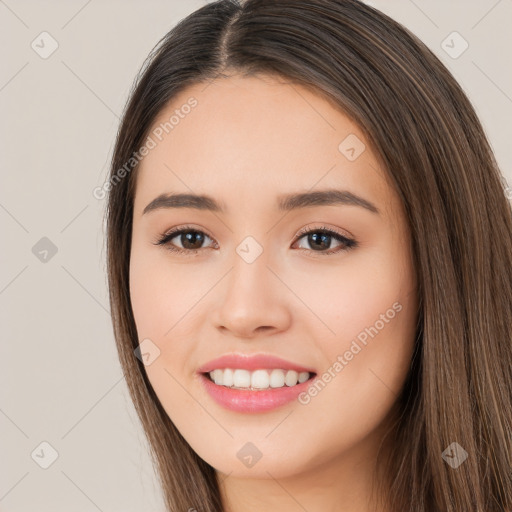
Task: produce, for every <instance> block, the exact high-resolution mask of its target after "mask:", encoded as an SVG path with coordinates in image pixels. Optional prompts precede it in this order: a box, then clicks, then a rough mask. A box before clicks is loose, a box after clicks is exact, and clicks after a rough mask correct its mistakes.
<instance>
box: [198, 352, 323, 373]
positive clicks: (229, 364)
mask: <svg viewBox="0 0 512 512" xmlns="http://www.w3.org/2000/svg"><path fill="white" fill-rule="evenodd" d="M224 368H232V369H237V368H239V369H243V370H249V371H253V370H264V369H274V368H278V369H283V370H295V371H296V372H298V373H300V372H309V373H315V371H314V370H312V369H311V368H308V367H306V366H303V365H301V364H296V363H292V362H291V361H286V360H285V359H281V358H280V357H276V356H271V355H269V354H252V355H248V354H225V355H223V356H221V357H218V358H217V359H213V360H211V361H208V362H207V363H206V364H204V365H203V366H201V367H200V368H199V370H198V372H199V373H209V372H211V371H213V370H216V369H224Z"/></svg>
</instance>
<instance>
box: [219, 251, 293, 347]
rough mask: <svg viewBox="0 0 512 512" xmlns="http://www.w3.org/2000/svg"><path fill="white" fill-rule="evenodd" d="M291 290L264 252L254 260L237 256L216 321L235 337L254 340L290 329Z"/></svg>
mask: <svg viewBox="0 0 512 512" xmlns="http://www.w3.org/2000/svg"><path fill="white" fill-rule="evenodd" d="M289 300H291V298H290V293H289V291H288V290H287V288H286V287H285V285H284V284H283V283H282V281H281V280H280V279H279V278H278V277H277V276H276V272H275V271H273V270H271V269H270V268H269V267H268V266H267V258H265V257H264V254H262V255H261V256H260V257H259V258H257V259H256V260H255V261H253V262H252V263H247V262H246V261H244V260H243V259H242V258H241V257H239V256H238V255H235V257H234V263H233V267H232V269H231V271H230V272H229V273H228V275H227V276H226V278H225V282H224V285H223V288H222V292H221V296H220V297H219V302H218V307H217V308H216V309H215V313H214V321H215V324H216V327H217V329H219V330H221V331H223V332H224V334H227V333H230V334H231V335H232V336H233V337H236V338H247V339H252V338H255V337H258V336H260V335H263V334H264V335H266V336H268V335H270V334H273V333H274V332H281V331H284V330H286V329H287V328H288V326H289V324H290V321H291V311H290V307H289V304H288V301H289Z"/></svg>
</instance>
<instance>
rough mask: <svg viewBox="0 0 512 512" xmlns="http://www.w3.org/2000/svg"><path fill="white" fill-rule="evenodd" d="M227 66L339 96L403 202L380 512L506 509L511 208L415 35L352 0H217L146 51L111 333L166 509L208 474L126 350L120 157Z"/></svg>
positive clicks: (124, 134)
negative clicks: (402, 336) (394, 371)
mask: <svg viewBox="0 0 512 512" xmlns="http://www.w3.org/2000/svg"><path fill="white" fill-rule="evenodd" d="M228 71H229V72H235V73H238V74H241V75H245V76H250V75H255V74H258V73H261V74H267V75H268V74H276V75H278V76H281V77H284V78H286V79H288V80H289V81H291V82H295V83H298V84H301V85H303V86H306V87H310V88H312V90H314V91H315V92H316V93H317V94H320V95H322V96H323V97H325V98H326V99H328V100H329V101H331V102H332V104H333V105H337V106H338V107H339V108H340V109H341V110H342V111H343V112H345V114H346V115H348V116H349V117H350V118H351V119H353V120H354V121H355V122H356V123H357V124H358V125H359V126H360V127H361V129H362V130H363V133H364V134H365V135H366V137H367V139H368V141H369V143H370V144H371V145H372V147H373V149H374V150H375V151H376V153H377V154H378V155H379V156H380V158H381V161H382V163H383V166H384V168H385V169H386V170H387V173H388V175H389V176H390V178H391V180H392V183H393V185H394V186H395V187H396V190H397V191H398V193H399V195H400V198H401V200H402V201H403V205H404V208H405V212H406V215H407V221H408V223H409V226H410V232H411V237H412V246H413V254H414V263H415V269H416V272H417V278H418V283H419V291H418V293H419V303H420V312H419V315H418V329H417V336H416V346H415V356H414V358H413V360H412V361H411V369H410V372H409V375H408V378H407V381H406V384H405V386H404V388H403V391H402V394H401V395H400V398H399V401H398V404H399V407H400V415H399V419H398V421H397V422H396V424H395V427H394V428H393V429H392V431H390V434H389V435H390V437H391V438H392V439H393V453H392V455H391V457H389V460H387V461H384V462H383V463H382V465H383V466H384V465H386V472H387V475H391V480H392V482H391V488H390V489H389V493H387V494H386V499H387V500H388V502H389V504H390V506H391V510H396V511H398V510H400V511H414V512H427V511H429V512H430V511H446V512H449V511H450V512H461V511H465V512H470V511H473V512H477V511H478V512H484V511H485V512H498V511H500V512H503V511H505V510H512V480H511V467H512V448H511V433H512V425H511V423H512V396H511V395H512V334H511V332H512V211H511V206H510V203H509V202H508V201H507V198H506V196H505V192H504V190H503V186H502V175H501V173H500V171H499V169H498V166H497V163H496V161H495V158H494V156H493V154H492V151H491V149H490V146H489V143H488V141H487V139H486V136H485V133H484V131H483V129H482V126H481V124H480V122H479V120H478V118H477V116H476V114H475V111H474V109H473V107H472V106H471V104H470V102H469V100H468V99H467V97H466V95H465V94H464V92H463V90H462V89H461V87H460V86H459V85H458V84H457V82H456V81H455V79H454V78H453V77H452V75H451V74H450V73H449V72H448V70H447V69H446V68H445V67H444V66H443V64H442V63H441V62H440V61H439V60H438V58H437V57H436V56H435V55H434V54H433V53H432V52H431V51H430V50H429V49H428V48H427V47H426V46H425V45H424V44H423V43H422V42H420V41H419V40H418V39H417V38H416V37H415V36H414V35H412V34H411V33H410V32H409V31H408V30H406V29H405V28H404V27H402V26H401V25H400V24H398V23H397V22H395V21H393V20H392V19H390V18H389V17H387V16H386V15H384V14H382V13H381V12H379V11H377V10H375V9H373V8H371V7H369V6H366V5H364V4H363V3H361V2H359V1H356V0H279V1H275V0H247V1H242V0H238V1H237V0H220V1H217V2H213V3H210V4H208V5H206V6H204V7H202V8H200V9H199V10H197V11H195V12H194V13H192V14H191V15H189V16H188V17H186V18H185V19H183V20H182V21H181V22H180V23H178V24H177V25H176V26H175V27H174V28H173V29H172V30H171V31H170V32H169V33H168V34H167V35H166V36H165V37H164V38H163V39H162V40H161V41H160V42H159V43H158V45H157V46H156V47H155V50H154V51H153V52H152V53H151V55H150V56H149V57H148V60H147V61H146V63H145V65H144V66H143V68H142V70H141V72H140V74H139V76H138V77H137V80H136V84H135V86H134V89H133V90H132V93H131V96H130V99H129V101H128V103H127V106H126V109H125V112H124V115H123V119H122V122H121V125H120V128H119V132H118V135H117V140H116V145H115V149H114V153H113V158H112V165H111V171H110V178H109V182H108V184H107V185H108V186H106V187H105V188H104V189H105V190H109V197H108V207H107V212H106V213H107V231H108V232H107V260H108V261H107V265H108V280H109V291H110V304H111V310H112V320H113V326H114V334H115V339H116V343H117V348H118V351H119V357H120V361H121V364H122V367H123V370H124V374H125V377H126V381H127V383H128V386H129V390H130V394H131V397H132V399H133V402H134V404H135V407H136V410H137V412H138V414H139V416H140V420H141V422H142V425H143V428H144V430H145V432H146V435H147V437H148V440H149V443H150V447H151V451H152V455H153V457H154V460H155V462H156V468H157V471H158V475H159V478H160V481H161V486H162V489H163V494H164V498H165V500H166V503H167V506H168V509H169V511H186V510H188V509H189V508H196V509H197V510H201V511H208V512H220V511H222V510H223V509H222V503H221V499H220V493H219V484H218V481H217V478H216V473H215V470H214V468H212V467H211V466H210V465H208V464H207V463H206V462H205V461H203V460H202V459H201V458H200V457H199V456H198V455H197V454H196V453H195V452H194V451H193V450H192V449H191V447H190V446H189V445H188V443H187V442H186V441H185V440H184V438H183V437H182V436H181V435H180V433H179V432H178V430H177V429H176V428H175V426H174V425H173V423H172V421H171V420H170V419H169V417H168V415H167V414H166V412H165V411H164V409H163V407H162V405H161V404H160V402H159V399H158V397H157V396H156V394H155V392H154V390H153V388H152V387H151V385H150V383H149V381H148V378H147V376H146V373H145V371H144V366H143V364H142V363H141V362H140V361H139V360H138V358H136V357H135V356H134V349H136V348H137V346H138V343H139V340H138V337H137V332H136V328H135V323H134V318H133V313H132V309H131V303H130V293H129V281H128V279H129V272H128V271H129V258H130V246H131V230H132V215H133V201H134V184H135V177H136V172H137V165H136V164H133V161H132V164H131V165H132V167H133V168H132V169H128V170H126V163H127V162H129V161H131V160H130V159H131V158H132V156H133V154H134V153H135V152H137V150H138V149H139V148H140V147H141V146H142V144H143V142H144V140H145V138H146V137H147V134H148V131H149V129H150V128H151V125H152V123H153V122H154V120H155V118H156V116H157V114H158V113H159V112H160V111H161V110H162V108H163V107H164V106H165V105H166V104H167V103H168V102H169V100H171V99H172V98H173V97H174V96H175V95H177V94H178V93H179V92H180V91H182V90H183V89H185V88H186V87H187V86H189V85H191V84H196V83H199V82H205V83H206V82H207V81H209V80H213V79H215V78H216V77H217V76H219V75H221V74H224V75H225V74H226V73H228ZM122 168H124V169H125V172H124V173H120V172H119V170H120V169H122ZM453 442H457V443H458V444H459V445H460V446H461V447H463V448H464V450H465V451H466V452H467V453H468V458H467V460H466V461H465V462H464V463H463V464H461V465H460V466H459V467H458V468H457V469H452V468H451V467H450V466H449V465H448V464H447V463H446V462H445V461H444V460H443V458H442V456H441V454H442V452H443V451H444V450H445V449H446V448H447V447H448V446H449V445H450V444H451V443H453Z"/></svg>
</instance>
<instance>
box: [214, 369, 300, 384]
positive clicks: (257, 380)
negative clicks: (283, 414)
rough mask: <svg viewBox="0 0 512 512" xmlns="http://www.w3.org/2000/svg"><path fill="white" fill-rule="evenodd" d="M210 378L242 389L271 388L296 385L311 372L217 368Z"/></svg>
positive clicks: (216, 382)
mask: <svg viewBox="0 0 512 512" xmlns="http://www.w3.org/2000/svg"><path fill="white" fill-rule="evenodd" d="M210 378H211V380H213V382H215V384H217V385H219V386H227V387H231V388H242V389H249V388H250V389H269V388H282V387H284V386H285V385H286V386H289V387H291V386H296V385H297V383H298V384H302V383H303V382H306V381H307V380H308V379H309V378H310V374H309V372H300V373H298V372H296V371H295V370H280V369H275V370H255V371H253V372H250V371H248V370H241V369H234V370H233V369H231V368H226V369H216V370H213V371H211V372H210Z"/></svg>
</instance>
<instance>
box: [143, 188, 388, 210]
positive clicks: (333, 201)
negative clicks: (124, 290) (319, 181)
mask: <svg viewBox="0 0 512 512" xmlns="http://www.w3.org/2000/svg"><path fill="white" fill-rule="evenodd" d="M340 205H341V206H344V205H348V206H360V207H362V208H365V209H367V210H369V211H370V212H372V213H374V214H377V215H379V209H378V208H377V207H376V206H375V205H374V204H373V203H371V202H370V201H368V200H366V199H363V198H362V197H360V196H358V195H356V194H353V193H352V192H349V191H348V190H335V189H327V190H317V191H315V192H300V193H294V194H287V195H283V196H279V197H278V201H277V207H278V209H279V210H280V211H291V210H297V209H299V208H309V207H314V206H340ZM166 208H194V209H196V210H207V211H211V212H219V213H225V212H226V209H225V207H224V206H223V205H221V204H220V203H219V202H217V201H216V200H215V199H214V198H213V197H210V196H207V195H196V194H183V193H180V194H178V193H170V194H160V195H159V196H158V197H156V198H155V199H153V200H152V201H151V202H150V203H149V204H148V205H147V206H146V207H145V208H144V211H143V212H142V215H145V214H146V213H149V212H151V211H154V210H159V209H166Z"/></svg>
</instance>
